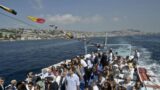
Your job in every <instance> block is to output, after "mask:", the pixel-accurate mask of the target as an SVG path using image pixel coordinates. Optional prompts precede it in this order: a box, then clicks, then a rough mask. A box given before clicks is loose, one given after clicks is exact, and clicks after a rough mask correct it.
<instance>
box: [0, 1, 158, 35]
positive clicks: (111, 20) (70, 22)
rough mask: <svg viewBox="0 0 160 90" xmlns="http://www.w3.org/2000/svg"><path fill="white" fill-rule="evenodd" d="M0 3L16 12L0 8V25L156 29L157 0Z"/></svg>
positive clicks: (146, 30) (1, 26)
mask: <svg viewBox="0 0 160 90" xmlns="http://www.w3.org/2000/svg"><path fill="white" fill-rule="evenodd" d="M0 5H4V6H7V7H9V8H12V9H14V10H16V11H17V15H12V14H10V13H8V12H5V11H4V10H2V9H0V28H6V27H13V28H18V27H25V28H33V27H32V26H31V25H33V26H36V27H34V28H39V29H42V28H51V27H49V25H57V26H58V28H59V29H65V30H78V31H94V32H98V31H115V30H126V29H137V30H141V31H144V32H159V31H160V0H0ZM2 13H3V14H5V15H7V16H5V15H2ZM8 16H10V17H13V18H17V19H19V20H23V21H24V22H25V23H29V24H31V25H27V24H24V23H21V22H19V21H16V20H14V19H12V18H10V17H8ZM27 16H36V17H40V18H44V19H45V20H46V22H45V23H44V24H38V23H35V22H32V21H30V20H29V19H27Z"/></svg>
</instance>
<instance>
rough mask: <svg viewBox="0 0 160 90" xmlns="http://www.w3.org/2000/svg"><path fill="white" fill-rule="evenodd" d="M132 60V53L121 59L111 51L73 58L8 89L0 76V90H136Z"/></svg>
mask: <svg viewBox="0 0 160 90" xmlns="http://www.w3.org/2000/svg"><path fill="white" fill-rule="evenodd" d="M136 60H137V56H136V54H135V55H134V57H132V58H131V57H129V56H127V57H125V58H123V57H122V56H119V55H118V53H117V52H116V53H113V52H112V50H109V51H108V52H96V53H91V54H87V55H85V56H76V57H74V58H72V59H71V60H70V61H64V62H62V63H61V64H60V65H58V66H51V67H48V68H45V69H43V70H42V73H41V74H39V75H37V74H34V73H33V72H29V73H28V75H27V78H26V80H25V81H18V82H17V81H16V80H12V81H11V83H10V84H9V85H8V86H4V85H3V84H4V79H3V78H2V77H0V90H140V88H141V87H142V84H141V82H140V81H139V80H138V76H137V73H136Z"/></svg>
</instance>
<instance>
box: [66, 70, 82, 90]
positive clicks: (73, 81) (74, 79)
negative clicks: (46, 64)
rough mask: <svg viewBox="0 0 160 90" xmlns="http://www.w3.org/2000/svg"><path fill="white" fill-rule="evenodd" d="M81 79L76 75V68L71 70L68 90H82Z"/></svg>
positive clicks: (67, 84) (67, 78)
mask: <svg viewBox="0 0 160 90" xmlns="http://www.w3.org/2000/svg"><path fill="white" fill-rule="evenodd" d="M79 85H80V82H79V77H78V76H77V74H75V73H74V68H69V73H68V75H67V76H66V90H80V89H79Z"/></svg>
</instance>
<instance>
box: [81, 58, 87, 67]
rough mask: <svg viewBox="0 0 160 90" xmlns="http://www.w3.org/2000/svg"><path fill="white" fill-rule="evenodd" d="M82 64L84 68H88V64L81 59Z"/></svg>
mask: <svg viewBox="0 0 160 90" xmlns="http://www.w3.org/2000/svg"><path fill="white" fill-rule="evenodd" d="M81 64H82V66H83V67H87V63H86V62H85V61H84V60H83V59H81Z"/></svg>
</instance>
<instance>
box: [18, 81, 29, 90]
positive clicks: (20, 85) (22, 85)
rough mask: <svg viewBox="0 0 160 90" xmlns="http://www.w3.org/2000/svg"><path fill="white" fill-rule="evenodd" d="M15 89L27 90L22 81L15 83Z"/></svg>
mask: <svg viewBox="0 0 160 90" xmlns="http://www.w3.org/2000/svg"><path fill="white" fill-rule="evenodd" d="M17 90H27V88H26V85H25V84H24V83H22V82H18V83H17Z"/></svg>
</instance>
